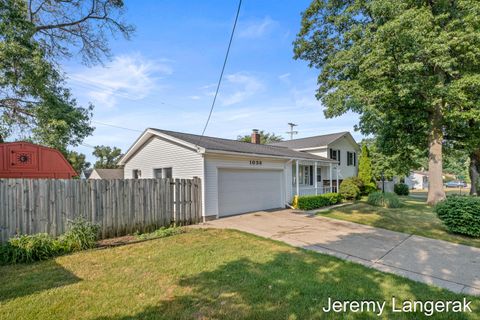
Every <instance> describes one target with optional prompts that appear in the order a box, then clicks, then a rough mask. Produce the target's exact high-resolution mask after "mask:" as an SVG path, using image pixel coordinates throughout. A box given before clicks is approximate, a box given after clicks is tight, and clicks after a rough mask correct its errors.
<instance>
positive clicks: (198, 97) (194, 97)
mask: <svg viewBox="0 0 480 320" xmlns="http://www.w3.org/2000/svg"><path fill="white" fill-rule="evenodd" d="M190 99H192V100H200V99H202V97H200V96H190Z"/></svg>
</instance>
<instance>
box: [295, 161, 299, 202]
mask: <svg viewBox="0 0 480 320" xmlns="http://www.w3.org/2000/svg"><path fill="white" fill-rule="evenodd" d="M295 167H296V170H295V184H296V186H295V187H296V189H297V196H299V195H300V184H299V181H298V171H299V166H298V160H295Z"/></svg>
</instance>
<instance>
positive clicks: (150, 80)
mask: <svg viewBox="0 0 480 320" xmlns="http://www.w3.org/2000/svg"><path fill="white" fill-rule="evenodd" d="M167 62H168V61H167V60H157V61H152V60H147V59H145V58H143V57H142V56H141V55H138V54H136V55H122V56H117V57H115V58H114V59H113V61H112V62H111V63H109V64H107V65H106V66H105V67H102V66H97V67H94V68H89V69H85V70H83V71H81V72H77V73H73V74H72V75H71V76H70V80H71V81H72V86H73V87H74V88H75V87H78V88H79V89H81V91H83V92H84V94H85V95H86V96H87V97H88V98H89V99H91V100H92V102H94V104H95V105H96V106H97V107H108V108H111V107H113V106H115V105H116V104H117V101H118V99H129V100H141V99H143V98H145V97H147V96H148V95H149V94H150V92H151V91H152V90H154V89H155V88H159V87H160V86H159V85H158V84H157V83H156V82H157V80H158V79H160V78H161V77H164V76H167V75H170V74H172V73H173V70H172V68H171V67H170V66H169V65H168V64H167Z"/></svg>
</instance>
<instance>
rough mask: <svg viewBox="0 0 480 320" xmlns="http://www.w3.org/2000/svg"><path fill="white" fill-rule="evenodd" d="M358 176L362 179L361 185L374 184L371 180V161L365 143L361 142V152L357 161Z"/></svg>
mask: <svg viewBox="0 0 480 320" xmlns="http://www.w3.org/2000/svg"><path fill="white" fill-rule="evenodd" d="M358 177H359V178H360V180H362V182H363V185H365V186H369V185H373V186H375V183H374V182H373V173H372V162H371V161H370V155H369V152H368V148H367V145H366V144H362V153H361V155H360V159H359V162H358Z"/></svg>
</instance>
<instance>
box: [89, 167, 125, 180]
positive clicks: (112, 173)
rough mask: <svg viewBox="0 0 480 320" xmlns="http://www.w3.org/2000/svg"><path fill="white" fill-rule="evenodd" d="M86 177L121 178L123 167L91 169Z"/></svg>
mask: <svg viewBox="0 0 480 320" xmlns="http://www.w3.org/2000/svg"><path fill="white" fill-rule="evenodd" d="M87 179H88V180H91V179H106V180H112V179H123V169H93V170H92V172H91V173H90V175H89V176H88V178H87Z"/></svg>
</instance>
